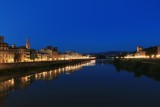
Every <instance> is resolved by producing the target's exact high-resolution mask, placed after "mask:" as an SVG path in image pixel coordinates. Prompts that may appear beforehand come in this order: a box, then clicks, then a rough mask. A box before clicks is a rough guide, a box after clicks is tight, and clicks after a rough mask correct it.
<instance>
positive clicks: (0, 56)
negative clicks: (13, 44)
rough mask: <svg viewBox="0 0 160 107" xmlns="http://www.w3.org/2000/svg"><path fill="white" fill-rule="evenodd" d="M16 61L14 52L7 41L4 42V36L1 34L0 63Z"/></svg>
mask: <svg viewBox="0 0 160 107" xmlns="http://www.w3.org/2000/svg"><path fill="white" fill-rule="evenodd" d="M12 62H14V53H13V52H12V51H11V50H10V47H9V45H8V44H7V43H5V42H4V36H0V63H12Z"/></svg>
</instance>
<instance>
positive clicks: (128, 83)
mask: <svg viewBox="0 0 160 107" xmlns="http://www.w3.org/2000/svg"><path fill="white" fill-rule="evenodd" d="M159 99H160V81H158V80H157V79H154V78H151V77H148V76H145V75H141V76H135V74H134V73H133V72H128V71H125V70H120V71H119V70H117V69H116V68H115V67H114V66H113V65H111V64H101V63H94V61H92V62H88V63H81V64H75V65H68V66H65V67H60V68H56V69H53V70H48V71H42V72H35V73H33V72H32V73H27V74H17V75H15V74H14V75H4V74H1V75H0V107H160V103H159Z"/></svg>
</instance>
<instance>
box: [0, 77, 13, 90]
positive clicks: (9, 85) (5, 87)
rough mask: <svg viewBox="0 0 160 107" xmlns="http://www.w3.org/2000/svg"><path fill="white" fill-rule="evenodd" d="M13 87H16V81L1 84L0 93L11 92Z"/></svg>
mask: <svg viewBox="0 0 160 107" xmlns="http://www.w3.org/2000/svg"><path fill="white" fill-rule="evenodd" d="M12 87H14V79H10V80H6V81H3V82H0V93H1V92H3V91H4V90H10V89H11V88H12Z"/></svg>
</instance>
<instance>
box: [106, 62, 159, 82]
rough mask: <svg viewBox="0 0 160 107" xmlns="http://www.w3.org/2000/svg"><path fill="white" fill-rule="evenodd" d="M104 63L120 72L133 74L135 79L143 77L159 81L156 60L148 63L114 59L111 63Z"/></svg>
mask: <svg viewBox="0 0 160 107" xmlns="http://www.w3.org/2000/svg"><path fill="white" fill-rule="evenodd" d="M151 62H152V61H151ZM105 63H110V64H113V65H114V66H115V67H116V69H117V70H118V71H120V72H121V71H122V70H125V71H128V72H133V73H134V74H135V76H136V77H140V76H142V75H145V76H147V77H150V78H153V79H155V80H158V81H160V64H159V62H158V60H157V61H153V62H152V63H150V62H148V61H146V62H144V60H131V59H130V60H126V59H125V60H124V59H114V60H112V61H106V62H105Z"/></svg>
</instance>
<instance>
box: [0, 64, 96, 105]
mask: <svg viewBox="0 0 160 107" xmlns="http://www.w3.org/2000/svg"><path fill="white" fill-rule="evenodd" d="M94 65H95V61H90V62H85V63H78V64H74V65H68V66H64V67H60V68H57V69H54V70H49V71H43V72H38V73H34V74H31V75H25V76H18V77H17V76H14V77H11V78H9V79H7V80H6V79H4V78H5V77H4V76H1V77H0V106H2V105H3V102H4V100H5V99H6V98H7V97H8V95H9V92H10V91H15V90H16V89H23V88H26V87H27V86H29V85H31V84H32V83H33V82H34V81H36V80H53V79H56V78H57V77H58V76H59V75H60V74H71V73H73V72H75V71H76V70H79V69H81V68H82V67H84V66H94ZM3 79H4V80H3Z"/></svg>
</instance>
